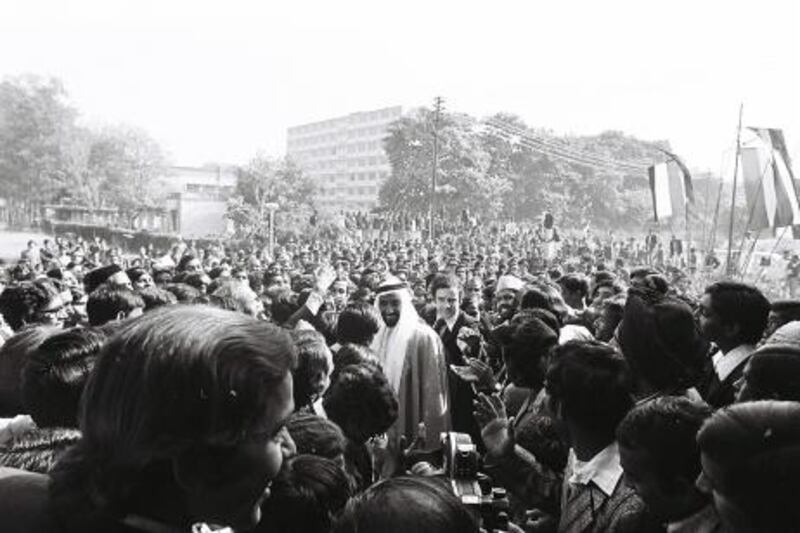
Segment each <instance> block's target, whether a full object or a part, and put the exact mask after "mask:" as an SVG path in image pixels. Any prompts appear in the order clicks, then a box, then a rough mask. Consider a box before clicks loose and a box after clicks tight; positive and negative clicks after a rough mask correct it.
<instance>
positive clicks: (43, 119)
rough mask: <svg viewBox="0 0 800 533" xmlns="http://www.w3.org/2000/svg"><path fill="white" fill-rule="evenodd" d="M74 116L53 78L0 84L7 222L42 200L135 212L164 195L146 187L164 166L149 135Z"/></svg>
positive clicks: (0, 162) (28, 213) (0, 161)
mask: <svg viewBox="0 0 800 533" xmlns="http://www.w3.org/2000/svg"><path fill="white" fill-rule="evenodd" d="M78 117H79V114H78V111H77V109H75V108H74V107H73V106H72V104H71V103H70V101H69V97H68V94H67V92H66V90H65V89H64V86H63V85H62V84H61V82H59V81H58V80H57V79H55V78H40V77H36V76H23V77H19V78H8V79H5V80H4V81H3V82H2V83H0V182H2V183H3V193H2V194H3V196H4V197H5V198H6V199H7V200H9V203H10V204H11V209H10V215H11V222H12V224H25V223H27V222H29V220H26V217H27V218H28V219H30V218H32V214H33V211H34V210H35V207H36V206H37V205H40V204H42V203H47V202H65V203H73V204H77V205H82V206H87V207H116V208H119V209H120V210H121V211H122V212H123V213H125V214H127V215H128V216H129V217H135V216H136V214H137V212H138V211H139V210H140V209H141V208H143V207H153V206H156V205H159V204H160V203H161V202H162V201H163V198H162V197H159V196H158V194H157V190H156V188H154V187H152V184H153V180H154V179H155V178H156V177H157V176H159V175H163V173H164V171H165V166H166V157H165V155H164V153H163V151H162V149H161V147H160V146H159V145H158V143H157V142H156V141H155V140H153V139H152V138H151V137H150V136H149V135H148V134H147V133H146V132H144V131H142V130H140V129H137V128H133V127H130V126H125V125H120V126H115V127H104V128H101V129H90V128H86V127H83V126H81V125H79V123H78Z"/></svg>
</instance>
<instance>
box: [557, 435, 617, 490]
mask: <svg viewBox="0 0 800 533" xmlns="http://www.w3.org/2000/svg"><path fill="white" fill-rule="evenodd" d="M569 455H570V456H569V461H570V464H571V465H572V475H571V476H570V478H569V480H568V481H569V482H570V483H575V484H578V485H588V484H589V483H594V484H595V485H597V487H598V488H599V489H600V490H602V491H603V492H604V493H605V495H606V496H608V497H611V495H612V494H613V493H614V489H615V488H616V486H617V483H619V479H620V478H621V477H622V465H621V464H620V462H619V446H618V445H617V443H616V442H612V443H611V444H609V445H608V446H606V447H605V448H603V450H602V451H600V452H599V453H597V454H596V455H595V456H594V457H592V458H591V459H589V460H588V461H586V462H584V461H579V460H578V458H577V457H575V451H574V450H570V452H569Z"/></svg>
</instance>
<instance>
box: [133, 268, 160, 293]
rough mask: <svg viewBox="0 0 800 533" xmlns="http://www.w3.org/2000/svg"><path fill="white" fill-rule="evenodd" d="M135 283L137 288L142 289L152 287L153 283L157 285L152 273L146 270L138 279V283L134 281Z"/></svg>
mask: <svg viewBox="0 0 800 533" xmlns="http://www.w3.org/2000/svg"><path fill="white" fill-rule="evenodd" d="M134 285H135V286H136V289H137V290H142V289H146V288H148V287H152V286H153V285H155V283H154V282H153V278H152V277H151V276H150V274H148V273H146V272H145V273H144V274H142V275H141V276H139V279H137V280H136V283H134Z"/></svg>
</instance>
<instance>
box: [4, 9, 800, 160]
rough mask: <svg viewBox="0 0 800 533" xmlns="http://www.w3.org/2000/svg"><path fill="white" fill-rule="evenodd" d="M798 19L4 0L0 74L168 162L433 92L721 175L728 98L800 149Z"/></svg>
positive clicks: (757, 13)
mask: <svg viewBox="0 0 800 533" xmlns="http://www.w3.org/2000/svg"><path fill="white" fill-rule="evenodd" d="M798 22H800V2H796V1H794V0H783V1H777V0H760V1H759V2H753V1H742V0H729V1H726V2H721V1H713V2H712V1H703V0H691V1H685V0H673V1H671V2H655V1H650V0H635V1H634V0H631V1H628V0H603V1H596V0H586V1H569V0H562V1H558V2H556V1H548V2H545V1H535V0H521V1H504V0H494V1H492V2H489V1H488V0H482V1H479V2H471V1H469V0H461V1H444V0H440V1H437V0H427V1H422V0H404V1H402V2H398V1H392V2H386V1H382V0H371V1H360V0H334V1H332V0H327V1H325V0H321V1H309V0H292V1H285V2H279V1H274V2H269V1H265V0H261V1H244V0H226V1H224V2H222V1H219V2H212V1H205V0H135V1H118V0H97V1H95V0H80V1H78V0H0V77H6V76H17V75H20V74H28V73H32V74H38V75H43V76H48V75H51V76H56V77H58V78H60V79H61V80H62V81H63V83H64V84H65V87H66V89H67V91H68V92H69V94H70V97H71V100H72V102H73V103H74V105H75V107H76V108H77V109H78V110H79V111H80V112H81V121H82V122H83V123H84V124H87V125H90V126H101V125H104V124H118V123H126V124H131V125H134V126H137V127H140V128H142V129H144V130H146V131H147V132H149V133H150V134H151V135H152V136H153V137H154V138H155V139H157V140H158V141H159V142H160V143H161V144H162V146H164V148H165V149H166V150H167V152H168V153H169V155H170V157H171V160H172V162H173V163H174V164H178V165H200V164H203V163H205V162H212V161H214V162H226V163H232V164H243V163H245V162H246V161H247V160H248V159H249V158H250V157H252V156H253V155H255V154H256V153H258V152H264V153H266V154H268V155H272V156H281V155H283V154H284V153H285V150H286V129H287V128H288V127H289V126H293V125H297V124H303V123H307V122H313V121H317V120H324V119H327V118H332V117H336V116H341V115H345V114H348V113H351V112H354V111H360V110H369V109H376V108H380V107H385V106H392V105H402V106H403V107H404V108H413V107H417V106H422V105H428V106H429V105H431V102H432V100H433V98H434V97H435V96H437V95H439V96H442V97H444V99H445V107H446V108H447V109H448V110H452V111H458V112H465V113H469V114H472V115H474V116H478V117H483V116H487V115H489V114H493V113H495V112H499V111H505V112H511V113H514V114H516V115H518V116H520V117H521V118H522V119H523V120H525V122H526V123H528V124H529V125H531V126H535V127H541V128H548V129H551V130H553V131H554V132H556V133H559V134H587V135H589V134H596V133H599V132H601V131H604V130H619V131H623V132H625V133H627V134H630V135H635V136H637V137H640V138H643V139H647V140H662V139H666V140H668V141H669V142H670V143H671V145H672V147H673V149H674V150H675V151H676V152H677V153H678V154H679V155H681V156H682V157H683V158H684V159H685V160H686V161H687V163H688V164H689V165H690V166H691V167H693V168H696V169H707V170H711V171H712V172H720V171H721V170H723V169H725V168H727V167H729V165H728V163H729V161H730V160H731V158H732V154H733V153H734V147H735V140H736V126H737V118H738V112H739V106H740V104H743V105H744V108H743V125H744V126H763V127H776V128H782V129H783V130H784V132H785V135H786V139H787V143H788V146H789V151H790V155H791V156H792V157H793V159H794V160H798V159H800V36H799V34H800V32H798V31H796V28H797V26H798ZM745 137H746V135H745ZM795 167H797V165H795Z"/></svg>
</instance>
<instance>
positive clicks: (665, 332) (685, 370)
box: [619, 287, 708, 393]
mask: <svg viewBox="0 0 800 533" xmlns="http://www.w3.org/2000/svg"><path fill="white" fill-rule="evenodd" d="M619 345H620V349H621V350H622V354H623V355H624V357H625V360H626V361H627V362H628V364H629V365H630V368H631V372H632V374H633V377H634V380H636V381H637V382H638V384H640V385H641V384H642V383H641V382H642V381H644V382H646V384H648V385H649V386H650V387H654V388H655V389H656V390H658V391H661V392H667V393H677V392H679V391H683V390H686V389H688V388H690V387H692V386H693V385H694V384H695V382H696V380H697V379H698V377H699V376H700V374H701V372H702V369H703V365H704V364H705V362H706V357H705V356H706V353H707V351H708V344H707V342H706V341H705V339H703V337H702V336H701V335H700V331H699V329H698V326H697V322H696V320H695V318H694V314H693V313H692V309H691V308H690V307H689V305H688V304H686V303H685V302H683V301H681V300H679V299H677V298H673V297H670V296H664V295H663V294H661V293H660V292H658V291H657V290H653V289H651V290H647V289H644V288H642V287H631V289H630V291H629V292H628V299H627V301H626V303H625V314H624V318H623V319H622V323H621V324H620V329H619Z"/></svg>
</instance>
